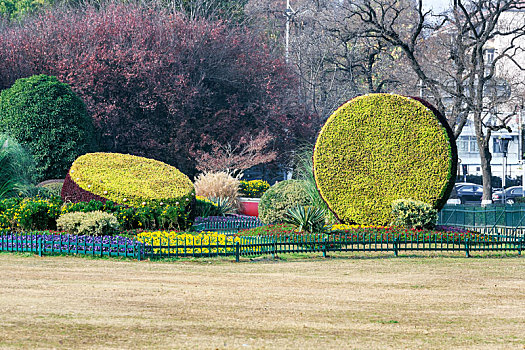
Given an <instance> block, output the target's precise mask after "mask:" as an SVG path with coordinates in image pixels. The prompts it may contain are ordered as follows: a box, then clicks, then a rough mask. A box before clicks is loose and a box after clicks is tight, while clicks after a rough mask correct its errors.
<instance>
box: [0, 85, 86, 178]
mask: <svg viewBox="0 0 525 350" xmlns="http://www.w3.org/2000/svg"><path fill="white" fill-rule="evenodd" d="M0 132H1V133H6V134H8V135H10V136H11V137H13V138H14V139H16V140H17V141H18V142H19V143H20V144H22V146H24V147H26V148H27V149H28V150H29V151H30V152H31V154H32V155H33V156H34V158H35V160H36V163H37V170H36V171H37V177H38V180H43V179H57V178H64V176H65V175H66V173H67V170H68V169H69V167H70V166H71V163H73V161H74V160H75V159H76V158H77V157H78V156H80V155H82V154H84V153H87V152H90V151H92V150H93V149H94V128H93V124H92V122H91V118H90V117H89V116H88V113H87V110H86V106H85V104H84V102H83V101H82V100H81V99H80V98H79V97H78V96H77V95H76V94H75V93H74V92H73V91H72V90H71V88H70V87H69V86H68V85H67V84H64V83H61V82H59V81H58V80H57V78H55V77H50V76H46V75H35V76H32V77H29V78H23V79H18V80H17V81H16V82H15V84H14V85H13V86H12V87H11V88H9V89H6V90H4V91H2V92H1V93H0Z"/></svg>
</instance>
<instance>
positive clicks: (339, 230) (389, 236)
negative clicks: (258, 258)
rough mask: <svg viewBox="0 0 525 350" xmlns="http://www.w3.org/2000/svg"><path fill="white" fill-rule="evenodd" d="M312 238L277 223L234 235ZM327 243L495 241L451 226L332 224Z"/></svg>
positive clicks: (286, 225)
mask: <svg viewBox="0 0 525 350" xmlns="http://www.w3.org/2000/svg"><path fill="white" fill-rule="evenodd" d="M300 235H303V236H309V237H310V236H313V235H311V234H307V233H304V232H297V231H295V230H294V227H293V226H292V225H289V224H277V225H268V226H262V227H257V228H254V229H248V230H243V231H241V232H239V233H238V235H237V236H275V237H280V238H285V237H292V236H293V237H297V236H300ZM326 236H327V239H328V240H330V241H345V242H346V241H357V242H394V241H403V242H450V243H464V242H466V241H467V240H468V241H470V242H477V243H483V242H494V241H495V238H494V237H492V236H489V235H487V234H482V233H479V232H474V231H468V230H465V229H459V228H453V227H438V228H437V229H435V230H417V229H405V228H401V227H388V226H361V225H333V226H332V227H331V229H330V231H329V232H328V233H327V234H326Z"/></svg>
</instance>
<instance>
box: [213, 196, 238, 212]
mask: <svg viewBox="0 0 525 350" xmlns="http://www.w3.org/2000/svg"><path fill="white" fill-rule="evenodd" d="M208 199H209V200H210V201H212V202H213V203H215V206H216V207H215V210H216V213H217V216H226V215H228V214H235V212H236V210H237V205H236V204H235V203H234V202H233V201H232V200H231V199H230V198H228V197H208Z"/></svg>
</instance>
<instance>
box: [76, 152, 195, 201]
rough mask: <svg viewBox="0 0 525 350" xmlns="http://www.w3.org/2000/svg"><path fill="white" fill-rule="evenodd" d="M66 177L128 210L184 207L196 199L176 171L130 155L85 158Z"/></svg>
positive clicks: (109, 154)
mask: <svg viewBox="0 0 525 350" xmlns="http://www.w3.org/2000/svg"><path fill="white" fill-rule="evenodd" d="M69 175H70V177H71V179H72V180H73V181H74V182H75V183H76V184H77V185H78V186H80V187H81V188H82V189H84V190H86V191H88V192H91V193H93V194H96V195H98V196H101V197H103V198H106V199H109V200H111V201H113V202H115V203H120V204H125V205H128V206H131V207H140V206H153V207H154V206H157V205H162V204H173V205H176V206H179V205H180V206H183V205H184V204H185V203H186V204H189V203H191V202H192V200H193V198H194V196H195V191H194V187H193V184H192V182H191V180H190V179H189V178H188V177H187V176H186V175H184V174H183V173H181V172H180V171H179V170H178V169H177V168H175V167H172V166H171V165H168V164H166V163H163V162H159V161H157V160H154V159H148V158H143V157H137V156H132V155H129V154H118V153H88V154H85V155H83V156H81V157H79V158H77V160H75V162H74V163H73V165H72V166H71V169H70V170H69ZM161 203H162V204H161Z"/></svg>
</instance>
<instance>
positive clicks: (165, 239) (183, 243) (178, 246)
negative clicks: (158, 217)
mask: <svg viewBox="0 0 525 350" xmlns="http://www.w3.org/2000/svg"><path fill="white" fill-rule="evenodd" d="M137 240H138V241H139V242H141V243H144V244H145V245H146V246H149V247H151V248H152V251H153V254H166V255H168V254H177V255H193V254H198V255H201V254H203V255H217V254H226V253H233V251H234V246H233V245H234V244H235V242H240V238H239V237H233V236H230V235H226V234H224V233H218V232H201V233H197V234H192V233H188V232H177V231H147V232H141V233H139V234H137Z"/></svg>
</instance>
